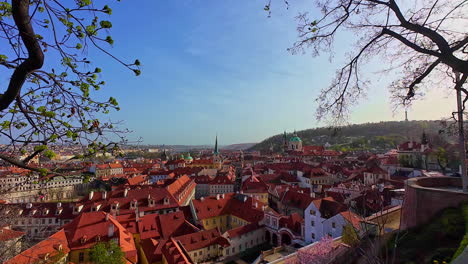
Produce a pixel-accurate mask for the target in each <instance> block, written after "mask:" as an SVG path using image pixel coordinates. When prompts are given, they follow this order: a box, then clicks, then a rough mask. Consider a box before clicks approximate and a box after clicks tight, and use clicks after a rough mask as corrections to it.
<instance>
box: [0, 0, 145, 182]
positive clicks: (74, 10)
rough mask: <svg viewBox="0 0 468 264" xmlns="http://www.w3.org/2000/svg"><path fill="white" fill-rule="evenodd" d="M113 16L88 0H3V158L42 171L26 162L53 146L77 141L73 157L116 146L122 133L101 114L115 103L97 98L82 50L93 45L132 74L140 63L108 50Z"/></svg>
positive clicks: (94, 73)
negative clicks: (5, 80)
mask: <svg viewBox="0 0 468 264" xmlns="http://www.w3.org/2000/svg"><path fill="white" fill-rule="evenodd" d="M117 1H118V0H117ZM111 14H112V9H111V8H110V7H109V6H108V5H104V4H102V5H101V4H100V2H98V1H93V0H76V1H59V0H11V1H0V47H2V49H1V51H0V70H1V73H2V75H3V76H5V75H7V76H10V77H9V78H4V79H8V83H4V85H2V86H3V87H4V88H1V90H0V93H1V94H0V136H1V139H2V141H3V142H7V143H8V144H7V145H2V147H1V148H0V153H1V154H0V159H3V160H4V161H7V162H9V163H11V164H14V165H16V166H19V167H23V168H28V169H31V170H35V171H38V172H41V173H47V170H45V169H42V168H37V167H33V166H29V165H28V163H29V161H30V160H32V159H33V158H34V157H35V156H37V155H43V156H45V157H48V158H53V157H54V156H55V153H54V148H56V147H57V146H58V145H61V144H69V145H76V146H82V152H83V153H82V154H80V155H77V156H76V158H80V157H83V155H85V156H88V155H93V154H95V153H96V152H98V151H108V152H109V151H113V150H116V148H117V143H118V142H120V141H121V140H123V137H122V135H123V134H122V133H125V132H126V130H125V129H123V130H120V129H118V128H116V124H115V123H113V122H111V121H108V122H101V121H100V120H99V117H100V116H101V117H102V115H105V114H108V113H109V112H110V111H111V110H119V106H118V102H117V100H116V99H115V98H114V97H112V96H109V99H107V100H98V99H96V96H95V93H96V91H97V90H99V89H101V88H102V87H103V86H104V85H105V82H104V81H103V80H101V78H100V73H101V71H102V69H101V68H100V67H98V65H93V63H92V61H91V60H90V59H89V58H87V56H86V55H87V51H88V50H91V49H95V50H98V51H100V52H102V53H104V54H106V55H108V56H109V58H110V59H111V60H114V61H115V62H117V63H120V64H121V65H123V66H124V67H126V68H128V69H129V70H131V71H133V72H134V73H135V74H136V75H139V74H140V62H139V61H138V60H135V61H134V62H133V63H127V62H124V61H122V60H120V59H119V58H118V57H116V56H115V55H113V54H111V53H110V52H109V47H110V46H112V44H113V43H114V40H113V39H112V37H111V35H110V34H109V33H110V29H111V28H112V23H111V21H109V18H110V15H111ZM46 58H47V60H46ZM45 62H47V63H48V64H45ZM110 133H111V134H112V135H117V137H115V136H113V138H114V140H112V139H110V138H109V137H107V136H106V135H109V134H110ZM115 138H118V140H115ZM31 146H35V147H34V148H32V147H31ZM4 153H9V154H8V155H7V154H4ZM18 156H23V157H25V158H23V159H22V160H19V159H18V158H17V157H18Z"/></svg>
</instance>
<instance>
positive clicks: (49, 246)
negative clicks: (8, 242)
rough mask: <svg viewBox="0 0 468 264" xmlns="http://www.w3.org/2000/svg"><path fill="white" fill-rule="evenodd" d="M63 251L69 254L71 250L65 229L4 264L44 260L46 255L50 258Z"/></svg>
mask: <svg viewBox="0 0 468 264" xmlns="http://www.w3.org/2000/svg"><path fill="white" fill-rule="evenodd" d="M62 252H63V253H64V254H68V253H69V252H70V248H69V247H68V242H67V238H66V236H65V231H64V230H63V229H61V230H60V231H58V232H57V233H55V234H53V235H52V236H50V237H48V238H46V239H45V240H42V241H41V242H39V243H37V244H36V245H34V246H32V247H30V248H29V249H27V250H25V251H23V252H21V253H20V254H18V255H16V256H14V257H13V258H11V259H9V260H7V261H6V262H4V264H30V263H38V262H41V261H44V259H45V257H46V256H47V257H48V258H49V259H50V258H52V257H54V256H57V255H59V254H61V253H62ZM46 263H47V262H46Z"/></svg>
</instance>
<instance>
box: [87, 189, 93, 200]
mask: <svg viewBox="0 0 468 264" xmlns="http://www.w3.org/2000/svg"><path fill="white" fill-rule="evenodd" d="M93 196H94V191H90V192H89V198H88V200H92V199H93Z"/></svg>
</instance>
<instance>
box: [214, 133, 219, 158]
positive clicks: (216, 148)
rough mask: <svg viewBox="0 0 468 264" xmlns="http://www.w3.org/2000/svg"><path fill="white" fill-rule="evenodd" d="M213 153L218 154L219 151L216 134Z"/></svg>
mask: <svg viewBox="0 0 468 264" xmlns="http://www.w3.org/2000/svg"><path fill="white" fill-rule="evenodd" d="M213 153H214V154H215V155H218V154H219V151H218V135H216V139H215V147H214V152H213Z"/></svg>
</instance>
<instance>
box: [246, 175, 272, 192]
mask: <svg viewBox="0 0 468 264" xmlns="http://www.w3.org/2000/svg"><path fill="white" fill-rule="evenodd" d="M241 190H242V191H243V192H244V193H266V192H268V185H267V184H266V183H264V182H263V181H262V180H260V179H259V178H257V177H256V176H255V175H252V176H249V177H248V178H247V179H245V181H243V182H242V188H241Z"/></svg>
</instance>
